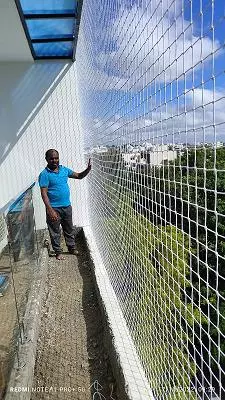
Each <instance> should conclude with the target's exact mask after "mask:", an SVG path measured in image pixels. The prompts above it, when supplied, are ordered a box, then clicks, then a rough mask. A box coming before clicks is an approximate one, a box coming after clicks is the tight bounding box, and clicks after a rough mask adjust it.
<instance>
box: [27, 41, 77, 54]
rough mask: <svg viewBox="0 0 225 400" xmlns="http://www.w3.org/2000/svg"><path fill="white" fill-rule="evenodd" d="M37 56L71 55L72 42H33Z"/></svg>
mask: <svg viewBox="0 0 225 400" xmlns="http://www.w3.org/2000/svg"><path fill="white" fill-rule="evenodd" d="M33 47H34V51H35V53H36V54H37V57H59V56H60V57H72V55H73V42H54V43H52V42H51V43H34V44H33Z"/></svg>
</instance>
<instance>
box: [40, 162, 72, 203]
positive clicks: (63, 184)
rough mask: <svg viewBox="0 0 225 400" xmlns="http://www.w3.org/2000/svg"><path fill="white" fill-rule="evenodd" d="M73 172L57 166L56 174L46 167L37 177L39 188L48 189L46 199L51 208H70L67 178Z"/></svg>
mask: <svg viewBox="0 0 225 400" xmlns="http://www.w3.org/2000/svg"><path fill="white" fill-rule="evenodd" d="M72 174H73V171H72V169H69V168H67V167H63V166H62V165H59V169H58V171H57V172H55V171H51V170H50V169H49V168H48V167H46V168H45V169H44V170H43V171H42V172H41V173H40V175H39V185H40V187H41V188H44V187H45V188H48V198H49V201H50V204H51V206H52V207H68V206H70V204H71V203H70V190H69V186H68V178H69V177H70V176H72Z"/></svg>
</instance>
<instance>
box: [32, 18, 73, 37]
mask: <svg viewBox="0 0 225 400" xmlns="http://www.w3.org/2000/svg"><path fill="white" fill-rule="evenodd" d="M26 23H27V27H28V30H29V33H30V37H31V40H32V39H41V38H43V39H45V38H49V39H51V38H55V37H56V38H59V37H65V36H71V35H73V34H74V28H75V19H74V18H65V19H62V18H58V19H55V18H54V19H50V18H47V19H30V20H27V21H26Z"/></svg>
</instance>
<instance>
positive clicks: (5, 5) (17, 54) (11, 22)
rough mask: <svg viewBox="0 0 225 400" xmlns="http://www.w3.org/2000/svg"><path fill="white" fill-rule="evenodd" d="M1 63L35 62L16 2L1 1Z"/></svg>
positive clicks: (9, 0) (12, 0)
mask: <svg viewBox="0 0 225 400" xmlns="http://www.w3.org/2000/svg"><path fill="white" fill-rule="evenodd" d="M0 61H33V57H32V54H31V51H30V47H29V45H28V42H27V38H26V35H25V33H24V29H23V26H22V23H21V20H20V17H19V13H18V11H17V7H16V4H15V1H14V0H1V1H0Z"/></svg>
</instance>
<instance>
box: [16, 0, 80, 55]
mask: <svg viewBox="0 0 225 400" xmlns="http://www.w3.org/2000/svg"><path fill="white" fill-rule="evenodd" d="M15 1H16V4H17V8H18V11H19V14H20V18H21V21H22V23H23V26H24V30H25V33H26V36H27V39H28V42H29V45H30V48H31V52H32V54H33V57H34V58H35V59H40V58H47V57H48V56H49V58H53V57H54V56H55V57H56V58H59V57H60V58H72V59H74V54H75V46H76V42H77V37H78V27H79V20H80V14H81V6H82V0H79V1H78V0H15ZM77 21H78V22H77Z"/></svg>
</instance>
